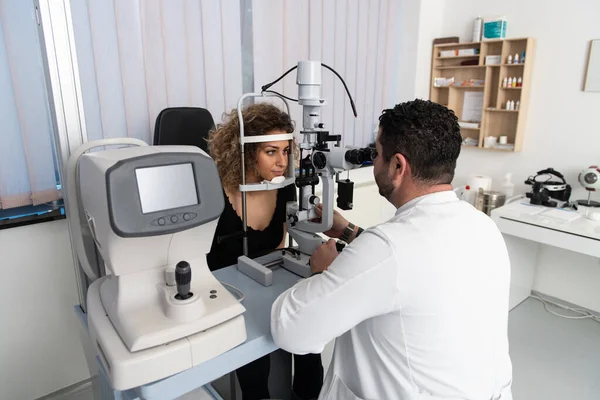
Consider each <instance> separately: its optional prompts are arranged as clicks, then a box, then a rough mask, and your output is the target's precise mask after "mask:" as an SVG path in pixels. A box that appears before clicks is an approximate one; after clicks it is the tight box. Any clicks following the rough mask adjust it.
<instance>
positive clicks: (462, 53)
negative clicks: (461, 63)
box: [458, 49, 477, 56]
mask: <svg viewBox="0 0 600 400" xmlns="http://www.w3.org/2000/svg"><path fill="white" fill-rule="evenodd" d="M458 55H459V56H476V55H477V49H460V50H458Z"/></svg>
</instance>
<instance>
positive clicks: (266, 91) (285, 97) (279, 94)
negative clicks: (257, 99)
mask: <svg viewBox="0 0 600 400" xmlns="http://www.w3.org/2000/svg"><path fill="white" fill-rule="evenodd" d="M263 92H264V93H274V94H276V95H277V96H279V97H283V98H284V99H288V100H290V101H298V99H292V98H291V97H287V96H284V95H282V94H281V93H279V92H276V91H274V90H263Z"/></svg>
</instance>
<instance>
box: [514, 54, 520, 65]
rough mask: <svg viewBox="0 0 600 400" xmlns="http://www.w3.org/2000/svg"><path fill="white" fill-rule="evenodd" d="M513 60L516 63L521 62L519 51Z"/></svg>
mask: <svg viewBox="0 0 600 400" xmlns="http://www.w3.org/2000/svg"><path fill="white" fill-rule="evenodd" d="M513 60H514V63H515V64H518V63H519V53H515V57H514V58H513Z"/></svg>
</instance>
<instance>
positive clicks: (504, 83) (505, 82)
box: [502, 76, 508, 87]
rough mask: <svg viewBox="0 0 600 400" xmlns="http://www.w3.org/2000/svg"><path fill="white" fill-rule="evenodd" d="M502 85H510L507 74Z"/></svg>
mask: <svg viewBox="0 0 600 400" xmlns="http://www.w3.org/2000/svg"><path fill="white" fill-rule="evenodd" d="M502 87H508V78H507V77H506V76H505V77H504V79H503V80H502Z"/></svg>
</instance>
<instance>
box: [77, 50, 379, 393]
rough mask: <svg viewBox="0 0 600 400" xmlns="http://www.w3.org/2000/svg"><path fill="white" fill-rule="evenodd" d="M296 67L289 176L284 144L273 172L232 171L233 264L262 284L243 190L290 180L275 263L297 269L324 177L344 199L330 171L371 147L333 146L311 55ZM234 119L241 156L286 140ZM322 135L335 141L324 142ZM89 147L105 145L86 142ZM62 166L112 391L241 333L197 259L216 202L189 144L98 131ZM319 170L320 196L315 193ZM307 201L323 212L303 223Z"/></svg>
mask: <svg viewBox="0 0 600 400" xmlns="http://www.w3.org/2000/svg"><path fill="white" fill-rule="evenodd" d="M295 68H296V67H294V68H292V69H290V70H289V71H288V72H287V73H289V72H291V71H292V70H293V69H295ZM327 68H329V67H327ZM297 69H298V73H297V83H298V88H299V89H298V94H299V96H298V103H299V104H300V105H302V106H303V129H302V131H301V134H302V136H303V141H302V142H301V143H300V148H301V152H302V157H301V159H300V160H299V173H298V175H297V176H296V174H295V169H294V165H295V164H294V158H293V154H292V152H290V163H289V170H288V173H287V176H286V177H284V178H283V181H281V180H279V181H277V180H276V181H275V182H261V183H257V184H246V182H245V175H244V181H243V182H242V185H240V190H241V191H242V194H243V208H244V218H243V221H244V224H243V225H244V233H243V237H244V239H243V241H244V254H245V256H243V257H240V264H239V265H238V269H239V270H240V271H241V272H243V273H245V274H247V275H249V276H250V277H252V278H253V279H255V280H258V281H259V282H261V283H262V284H263V285H269V284H270V273H271V270H270V269H269V268H267V267H266V266H264V265H262V264H260V263H258V262H256V261H255V260H252V259H250V258H248V257H247V237H246V235H245V231H246V228H247V223H246V193H247V192H248V191H251V190H273V189H278V188H280V187H283V186H286V185H290V184H296V185H297V186H298V188H299V196H298V202H291V203H288V205H287V214H288V222H287V227H288V232H289V233H290V236H291V237H292V238H293V239H294V240H295V241H296V242H297V243H298V245H297V246H295V247H294V248H293V249H288V251H286V252H284V254H283V256H282V261H283V267H284V268H286V269H288V270H290V271H292V272H294V273H296V274H298V275H300V276H303V277H306V276H308V274H309V273H310V268H309V267H308V260H309V258H310V255H311V254H312V252H313V250H314V249H315V248H316V247H317V246H318V245H319V244H321V243H322V242H323V239H322V238H321V237H320V236H319V235H317V233H318V232H324V231H326V230H328V229H330V227H331V225H332V221H333V197H334V196H333V189H334V177H335V179H336V180H337V181H338V185H339V186H338V188H339V194H340V196H339V197H338V202H337V203H338V207H340V208H343V209H349V208H352V204H351V203H352V183H351V182H350V181H349V180H339V179H338V174H339V172H341V171H343V170H349V169H352V168H356V167H358V166H360V165H361V164H362V163H363V161H365V159H367V160H370V157H371V156H372V150H371V149H355V148H341V147H339V145H340V141H341V136H339V135H337V136H332V135H330V134H329V132H327V131H326V129H325V127H324V125H323V123H322V122H321V119H320V108H321V107H322V106H323V105H324V104H325V102H324V100H323V99H322V98H321V63H320V62H315V61H302V62H299V63H298V65H297ZM334 72H335V71H334ZM287 73H286V75H287ZM336 75H337V73H336ZM284 76H285V75H284ZM338 76H339V75H338ZM280 79H281V78H279V79H278V80H280ZM340 79H341V78H340ZM278 80H277V81H278ZM277 81H275V82H273V83H271V84H269V85H265V87H263V90H262V92H261V93H259V94H256V93H251V94H246V95H244V96H242V97H241V98H240V101H239V103H238V112H239V115H240V120H241V106H242V102H243V100H244V99H245V98H247V97H266V96H271V95H274V93H272V92H270V91H268V88H269V87H270V86H272V85H273V84H274V83H276V82H277ZM342 82H343V80H342ZM344 86H345V83H344ZM350 101H351V102H352V100H350ZM286 106H287V102H286ZM352 106H353V108H354V105H353V103H352ZM288 111H289V108H288ZM240 128H241V132H240V133H241V135H240V145H241V147H242V154H243V149H244V146H245V145H246V144H247V143H259V142H266V141H272V140H290V141H291V140H293V134H289V135H287V134H286V135H275V136H281V137H277V138H275V137H274V136H273V135H262V136H251V137H246V136H244V132H243V124H240ZM332 141H333V142H335V144H336V145H335V146H334V147H332V148H329V146H328V142H332ZM105 146H109V147H110V148H106V147H105ZM123 146H127V147H123ZM99 147H105V148H104V149H103V150H102V151H90V150H98V149H97V148H99ZM304 154H305V155H304ZM242 157H243V155H242ZM242 165H244V164H243V162H242ZM66 174H67V198H66V202H67V209H68V212H69V219H68V221H69V229H70V231H71V237H72V241H73V251H74V253H75V256H76V259H77V260H78V262H79V264H80V266H81V268H82V269H83V271H85V273H86V275H87V278H88V283H89V287H87V296H85V297H84V299H85V300H86V301H85V303H86V304H85V306H84V309H85V311H86V312H87V322H88V330H89V335H90V338H91V340H92V343H93V346H94V349H95V352H96V354H97V356H98V358H99V360H100V362H101V364H102V366H103V369H104V370H105V372H106V374H107V375H108V378H109V380H110V382H111V385H112V387H113V388H114V389H117V390H127V389H130V388H133V387H137V386H140V385H144V384H147V383H150V382H153V381H156V380H159V379H162V378H165V377H167V376H170V375H173V374H176V373H178V372H181V371H183V370H186V369H188V368H191V367H193V366H196V365H198V364H201V363H203V362H205V361H207V360H209V359H211V358H214V357H216V356H218V355H219V354H222V353H224V352H226V351H228V350H229V349H231V348H233V347H235V346H237V345H239V344H241V343H243V342H244V341H245V340H246V328H245V322H244V316H243V314H244V312H245V308H244V307H243V306H242V304H240V302H238V300H237V299H236V298H235V297H234V296H233V295H232V294H231V292H230V291H228V290H227V289H226V288H225V287H224V286H223V284H221V283H220V282H219V281H218V280H217V279H216V278H215V277H214V276H213V274H212V273H211V272H210V270H209V268H208V266H207V263H206V253H208V251H209V250H210V245H211V243H212V239H213V235H214V233H215V229H216V223H217V221H218V218H219V216H220V214H221V212H222V210H223V207H224V198H223V192H222V186H221V183H220V179H219V175H218V172H217V169H216V166H215V164H214V161H213V160H212V159H211V158H210V157H209V156H208V155H207V154H206V153H204V152H203V151H202V150H200V149H199V148H196V147H192V146H148V145H147V144H146V143H145V142H142V141H140V140H136V139H105V140H100V141H95V142H89V143H86V144H84V145H82V146H81V147H79V148H78V149H77V150H76V151H74V152H73V153H72V155H71V157H70V158H69V162H68V166H67V172H66ZM319 177H320V178H321V180H322V183H323V196H322V197H323V199H322V201H321V199H319V198H318V197H317V196H316V195H315V186H316V185H317V184H318V183H319ZM319 202H321V203H322V205H323V215H322V219H321V220H320V221H318V222H314V221H313V220H314V218H315V217H316V214H315V210H314V208H315V207H316V205H317V204H319Z"/></svg>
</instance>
